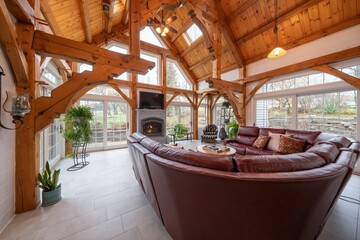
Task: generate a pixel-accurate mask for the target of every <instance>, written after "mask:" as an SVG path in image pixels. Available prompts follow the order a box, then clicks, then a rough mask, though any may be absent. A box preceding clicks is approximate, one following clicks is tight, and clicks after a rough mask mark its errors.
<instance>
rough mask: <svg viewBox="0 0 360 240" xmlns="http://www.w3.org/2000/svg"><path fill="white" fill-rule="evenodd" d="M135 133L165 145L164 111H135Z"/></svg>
mask: <svg viewBox="0 0 360 240" xmlns="http://www.w3.org/2000/svg"><path fill="white" fill-rule="evenodd" d="M136 113H137V114H136V115H137V117H136V119H137V121H136V124H137V126H136V127H137V131H138V132H139V133H142V134H144V135H146V136H148V137H150V138H152V139H154V140H156V141H159V142H162V143H166V111H165V110H162V109H137V110H136Z"/></svg>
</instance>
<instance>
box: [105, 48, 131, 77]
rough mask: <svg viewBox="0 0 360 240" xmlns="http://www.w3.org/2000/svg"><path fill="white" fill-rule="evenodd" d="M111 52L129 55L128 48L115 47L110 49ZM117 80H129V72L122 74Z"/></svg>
mask: <svg viewBox="0 0 360 240" xmlns="http://www.w3.org/2000/svg"><path fill="white" fill-rule="evenodd" d="M109 50H110V51H113V52H117V53H122V54H128V49H127V48H126V47H122V46H118V45H113V46H111V47H110V48H109ZM115 78H116V79H121V80H129V74H128V73H127V72H124V73H122V74H121V75H120V76H118V77H115Z"/></svg>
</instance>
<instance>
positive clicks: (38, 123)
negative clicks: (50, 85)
mask: <svg viewBox="0 0 360 240" xmlns="http://www.w3.org/2000/svg"><path fill="white" fill-rule="evenodd" d="M124 71H125V70H124V69H114V68H113V67H111V66H107V65H100V66H99V65H94V71H93V72H89V71H85V72H83V73H80V74H76V76H75V77H74V78H73V79H72V80H70V81H67V82H65V83H64V84H62V85H60V86H59V87H57V88H55V89H54V90H53V91H52V93H51V97H40V98H38V99H36V100H35V101H34V105H35V106H34V111H35V133H37V132H39V131H41V130H42V129H43V128H45V127H46V126H48V125H49V124H50V123H52V122H53V120H54V118H56V117H59V116H60V114H62V113H65V111H66V109H67V108H68V106H69V105H70V103H73V102H74V101H72V99H73V98H74V96H76V97H77V98H78V97H81V96H82V95H80V94H78V95H77V93H78V92H79V91H81V90H82V89H83V88H85V87H88V86H95V85H100V84H106V83H107V82H108V81H109V80H110V79H112V75H113V73H114V72H115V73H117V74H119V73H120V72H121V73H122V72H124ZM82 94H84V92H82Z"/></svg>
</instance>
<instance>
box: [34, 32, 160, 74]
mask: <svg viewBox="0 0 360 240" xmlns="http://www.w3.org/2000/svg"><path fill="white" fill-rule="evenodd" d="M32 47H33V49H34V50H35V51H36V52H37V53H39V54H40V55H45V56H51V57H61V58H62V59H65V60H70V61H75V62H83V63H88V64H94V63H100V64H104V65H109V66H113V67H115V68H118V67H120V68H124V69H126V70H127V71H129V72H135V73H139V74H146V73H147V72H148V69H152V68H153V67H154V66H155V64H154V63H153V62H150V61H146V60H143V59H141V58H139V57H135V56H129V55H125V54H120V53H116V52H112V51H109V50H106V49H103V48H99V47H95V46H91V45H88V44H85V43H81V42H77V41H73V40H70V39H66V38H62V37H58V36H54V35H51V34H47V33H44V32H41V31H35V34H34V41H33V46H32Z"/></svg>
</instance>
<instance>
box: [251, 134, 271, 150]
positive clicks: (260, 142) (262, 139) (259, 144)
mask: <svg viewBox="0 0 360 240" xmlns="http://www.w3.org/2000/svg"><path fill="white" fill-rule="evenodd" d="M269 138H270V137H268V136H258V137H257V139H256V140H255V142H254V143H253V145H252V146H253V147H256V148H259V149H263V148H264V147H265V146H266V144H267V143H268V141H269Z"/></svg>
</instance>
